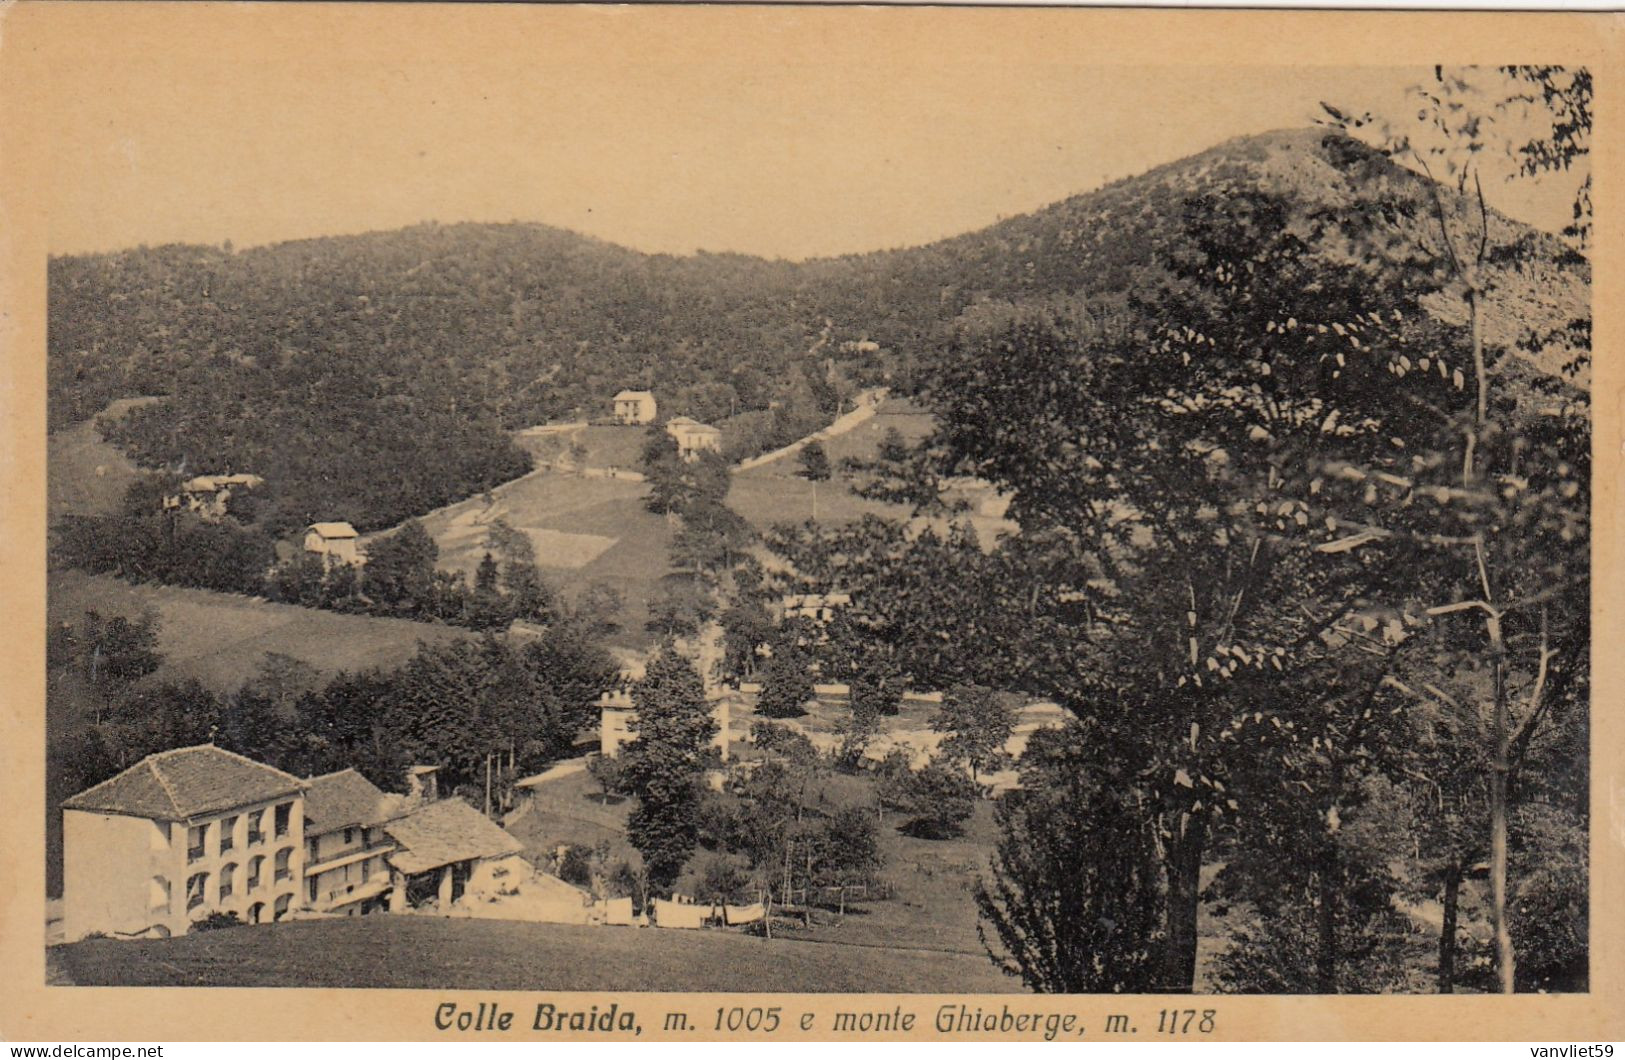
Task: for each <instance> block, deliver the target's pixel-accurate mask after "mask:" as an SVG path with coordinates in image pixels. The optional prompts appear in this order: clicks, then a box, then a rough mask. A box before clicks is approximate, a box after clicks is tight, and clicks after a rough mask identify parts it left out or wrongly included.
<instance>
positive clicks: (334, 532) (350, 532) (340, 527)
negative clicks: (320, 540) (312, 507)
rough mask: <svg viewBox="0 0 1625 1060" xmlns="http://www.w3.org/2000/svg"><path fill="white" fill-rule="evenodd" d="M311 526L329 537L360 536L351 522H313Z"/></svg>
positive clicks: (320, 533)
mask: <svg viewBox="0 0 1625 1060" xmlns="http://www.w3.org/2000/svg"><path fill="white" fill-rule="evenodd" d="M309 528H310V529H311V530H314V531H315V532H316V533H317V534H319V535H320V536H322V537H325V538H328V539H332V538H338V537H357V536H359V535H358V534H357V533H356V532H355V527H353V526H351V525H350V524H349V523H311V524H310V527H309Z"/></svg>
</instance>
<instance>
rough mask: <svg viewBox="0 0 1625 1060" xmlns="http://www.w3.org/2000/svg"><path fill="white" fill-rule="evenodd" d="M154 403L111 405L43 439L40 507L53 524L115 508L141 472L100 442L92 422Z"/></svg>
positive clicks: (132, 401)
mask: <svg viewBox="0 0 1625 1060" xmlns="http://www.w3.org/2000/svg"><path fill="white" fill-rule="evenodd" d="M156 400H158V399H156V398H124V399H121V400H119V401H115V402H113V403H112V404H111V405H109V406H107V408H106V409H105V410H103V411H102V412H101V413H100V414H98V415H96V416H92V417H91V418H90V419H88V420H85V421H84V422H82V423H76V424H74V425H73V426H72V427H68V428H66V429H65V430H60V431H55V432H53V433H52V434H51V435H49V436H48V437H47V438H46V440H45V452H46V458H45V459H46V464H45V467H46V476H45V502H46V512H47V513H48V514H49V516H50V518H51V520H52V521H53V522H54V521H55V520H57V519H59V518H61V517H62V516H64V515H70V514H71V515H106V514H107V513H109V512H112V511H114V510H116V509H117V508H118V506H119V504H120V503H121V502H122V501H123V500H124V491H125V490H126V489H128V488H129V485H130V483H131V482H133V481H135V478H136V476H137V475H138V474H139V473H140V470H141V469H140V468H139V467H137V466H136V465H135V464H134V463H132V462H131V460H130V458H129V457H127V456H125V455H124V454H123V453H122V452H120V451H119V450H118V449H117V448H115V447H114V446H112V445H109V444H108V443H107V442H105V441H103V440H102V435H101V430H100V428H99V427H98V426H97V423H98V422H99V421H103V420H108V419H117V418H118V417H120V416H122V415H124V413H125V412H126V411H128V410H129V409H131V408H134V407H135V406H137V405H143V404H148V403H150V402H152V401H156Z"/></svg>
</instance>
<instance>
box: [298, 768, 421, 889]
mask: <svg viewBox="0 0 1625 1060" xmlns="http://www.w3.org/2000/svg"><path fill="white" fill-rule="evenodd" d="M411 807H412V800H411V799H410V798H408V797H407V796H403V795H389V794H385V793H384V792H383V791H380V790H379V789H378V787H377V786H376V785H374V784H373V783H372V782H371V781H369V780H368V779H367V778H366V777H364V776H362V775H361V774H360V773H357V772H356V771H355V770H354V769H341V770H339V771H338V772H336V773H328V774H325V775H323V776H319V777H311V778H310V779H309V780H307V781H306V782H305V891H304V895H303V898H304V907H305V908H307V909H311V910H313V911H315V912H319V913H341V914H343V915H345V916H358V915H362V914H366V913H372V912H377V911H379V910H382V909H384V908H386V905H387V893H388V891H389V889H390V885H391V884H390V869H389V865H388V858H389V856H390V855H391V854H393V853H394V852H395V849H396V846H395V842H394V840H392V839H391V838H390V837H389V833H388V832H386V831H385V830H384V827H383V826H384V824H385V823H386V822H388V821H391V820H394V819H395V818H398V817H400V816H402V815H403V814H405V813H406V812H408V810H410V809H411Z"/></svg>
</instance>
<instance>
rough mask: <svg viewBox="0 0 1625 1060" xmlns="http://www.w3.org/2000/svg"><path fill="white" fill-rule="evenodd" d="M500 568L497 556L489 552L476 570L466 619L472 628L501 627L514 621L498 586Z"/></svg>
mask: <svg viewBox="0 0 1625 1060" xmlns="http://www.w3.org/2000/svg"><path fill="white" fill-rule="evenodd" d="M499 577H500V570H499V568H498V566H497V561H496V557H494V556H492V555H491V553H489V552H487V553H486V554H485V556H484V558H482V559H481V560H480V565H479V567H478V569H477V570H475V572H474V593H473V595H472V596H471V597H470V598H469V600H468V609H467V612H466V615H465V616H464V619H463V620H464V621H465V622H467V623H468V625H469V627H470V628H472V629H500V628H502V627H504V626H506V625H507V624H508V623H509V622H510V621H512V617H513V616H512V615H511V614H510V613H509V610H508V601H507V600H505V599H504V598H503V596H502V592H501V590H500V589H498V588H497V581H498V578H499Z"/></svg>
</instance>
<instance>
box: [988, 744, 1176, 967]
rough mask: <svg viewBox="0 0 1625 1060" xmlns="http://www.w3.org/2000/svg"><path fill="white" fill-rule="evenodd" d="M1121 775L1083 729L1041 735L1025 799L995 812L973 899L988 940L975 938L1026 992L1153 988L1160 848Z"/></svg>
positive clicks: (1019, 795)
mask: <svg viewBox="0 0 1625 1060" xmlns="http://www.w3.org/2000/svg"><path fill="white" fill-rule="evenodd" d="M1119 770H1120V767H1119V766H1118V765H1117V764H1116V763H1113V762H1112V761H1110V759H1109V756H1106V755H1102V754H1100V753H1099V750H1098V748H1097V747H1096V746H1095V745H1093V744H1092V743H1091V742H1090V741H1089V740H1087V739H1086V738H1085V736H1084V730H1083V728H1082V727H1081V726H1077V725H1073V726H1069V727H1068V728H1066V729H1064V730H1059V731H1057V730H1041V731H1040V732H1038V733H1035V734H1034V735H1033V738H1032V743H1031V744H1029V748H1028V753H1027V755H1026V756H1025V757H1024V758H1023V760H1022V771H1021V773H1022V787H1021V789H1020V790H1018V791H1013V792H1010V793H1009V794H1007V795H1006V796H1005V797H1004V798H1003V799H1001V800H1000V801H999V805H998V808H997V810H996V811H995V816H996V817H997V820H998V822H999V840H998V845H997V847H996V848H995V851H994V854H993V859H992V866H991V868H992V873H991V875H990V876H988V877H984V878H983V879H981V880H979V881H978V883H977V889H976V904H977V906H978V908H979V909H980V911H981V914H982V919H983V920H984V921H986V925H987V926H988V927H991V928H992V934H993V938H991V939H990V938H989V937H988V933H987V931H986V930H985V929H984V927H983V926H982V925H978V926H977V932H978V934H979V936H980V937H981V939H982V944H983V946H984V947H986V948H987V950H988V954H989V956H991V957H992V958H993V960H994V963H996V964H997V965H999V967H1000V968H1002V969H1003V970H1004V971H1005V972H1006V974H1009V975H1013V976H1019V977H1020V978H1021V981H1022V983H1023V984H1024V985H1025V986H1026V987H1027V988H1028V989H1030V990H1034V991H1037V992H1040V993H1067V994H1076V993H1090V994H1092V993H1110V992H1126V993H1140V992H1150V991H1154V990H1156V989H1157V988H1158V986H1159V985H1160V981H1161V973H1162V966H1161V961H1160V959H1159V957H1160V954H1159V949H1158V935H1159V934H1160V932H1161V928H1162V917H1163V911H1162V908H1161V906H1162V896H1161V889H1160V871H1159V866H1158V859H1157V855H1156V843H1157V836H1156V834H1155V832H1154V830H1153V829H1152V828H1151V827H1150V822H1149V821H1148V820H1147V818H1146V815H1145V814H1143V813H1140V812H1138V809H1137V808H1136V807H1134V806H1133V805H1132V801H1131V800H1132V796H1131V795H1128V796H1126V792H1127V791H1128V790H1129V789H1127V788H1126V787H1125V786H1124V785H1123V784H1121V783H1120V781H1119V779H1118V777H1117V776H1114V774H1115V773H1118V772H1119ZM1125 798H1127V800H1129V801H1125ZM995 940H996V942H997V945H996V946H995V945H994V942H995Z"/></svg>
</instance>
